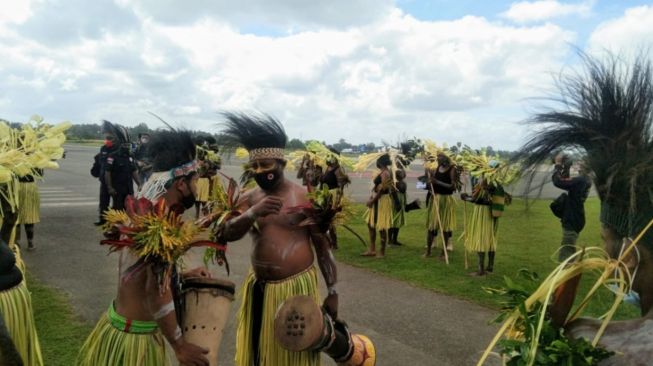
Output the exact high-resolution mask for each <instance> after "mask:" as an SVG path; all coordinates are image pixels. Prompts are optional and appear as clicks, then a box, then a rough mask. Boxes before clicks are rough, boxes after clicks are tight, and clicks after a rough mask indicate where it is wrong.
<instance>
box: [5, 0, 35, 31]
mask: <svg viewBox="0 0 653 366" xmlns="http://www.w3.org/2000/svg"><path fill="white" fill-rule="evenodd" d="M31 5H32V1H30V0H12V1H6V2H3V4H2V11H0V26H1V25H2V24H3V23H13V24H20V23H23V22H24V21H26V20H27V19H28V18H29V17H30V16H31V15H32V10H31Z"/></svg>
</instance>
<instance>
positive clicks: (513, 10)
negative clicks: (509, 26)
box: [501, 0, 595, 23]
mask: <svg viewBox="0 0 653 366" xmlns="http://www.w3.org/2000/svg"><path fill="white" fill-rule="evenodd" d="M594 2H595V0H587V1H583V2H580V3H574V4H565V3H562V2H560V1H557V0H539V1H520V2H516V3H512V5H511V6H510V9H508V10H507V11H506V12H505V13H503V14H501V15H502V16H503V17H504V18H507V19H510V20H512V21H515V22H518V23H529V22H539V21H544V20H548V19H553V18H557V17H562V16H569V15H579V16H581V17H587V16H588V15H589V14H590V13H591V11H592V7H593V6H594Z"/></svg>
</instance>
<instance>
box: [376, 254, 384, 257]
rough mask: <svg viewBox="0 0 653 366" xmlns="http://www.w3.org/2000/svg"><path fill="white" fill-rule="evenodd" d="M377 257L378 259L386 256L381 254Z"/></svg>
mask: <svg viewBox="0 0 653 366" xmlns="http://www.w3.org/2000/svg"><path fill="white" fill-rule="evenodd" d="M376 257H377V258H385V254H381V253H379V254H377V255H376Z"/></svg>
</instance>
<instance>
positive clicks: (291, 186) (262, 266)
mask: <svg viewBox="0 0 653 366" xmlns="http://www.w3.org/2000/svg"><path fill="white" fill-rule="evenodd" d="M225 117H226V122H225V129H224V130H223V131H222V136H223V137H224V140H223V141H224V142H225V144H226V146H227V147H229V148H236V147H244V148H246V149H247V150H248V151H249V166H250V169H252V173H253V175H254V179H255V180H256V183H257V185H258V187H257V188H255V189H252V190H251V191H249V192H247V193H245V194H244V196H243V197H242V198H241V200H240V202H239V205H238V211H239V212H240V213H241V214H240V215H239V216H237V217H235V218H233V219H231V220H229V221H228V222H227V223H226V224H225V226H224V231H223V234H224V238H225V239H226V240H227V241H236V240H238V239H240V238H242V237H243V236H244V235H245V234H246V233H248V232H249V233H251V235H252V239H253V251H252V256H251V258H252V269H251V271H250V273H249V275H248V276H247V278H246V280H245V283H244V285H243V289H242V292H241V293H242V305H241V309H240V313H239V316H238V320H239V325H238V332H237V343H236V364H237V365H239V366H240V365H242V366H250V365H252V364H254V365H285V366H293V365H301V366H304V365H318V364H319V362H320V354H319V352H315V351H303V352H293V351H289V350H286V349H284V348H282V347H280V345H279V344H278V343H277V342H275V339H274V317H275V313H276V311H277V309H278V308H279V306H280V305H281V304H283V302H284V301H285V300H286V299H288V298H290V297H293V296H297V295H308V296H310V297H311V298H313V300H315V301H316V302H319V294H318V285H317V271H316V269H315V267H314V262H315V257H314V254H313V247H314V248H315V253H316V255H317V262H318V265H319V267H320V270H321V272H322V275H323V277H324V279H325V282H326V285H327V287H328V296H327V297H326V299H325V300H324V303H323V306H324V308H325V309H326V311H327V312H328V313H329V314H330V315H331V316H332V317H333V318H334V319H335V318H336V317H337V310H338V295H337V293H336V291H335V287H334V286H335V284H336V265H335V262H334V259H333V256H332V254H331V251H330V245H329V240H328V238H327V237H326V235H325V233H324V232H323V230H320V228H318V226H317V225H304V224H305V223H304V224H303V223H302V222H303V221H304V220H305V219H306V216H305V215H304V214H301V213H294V211H293V210H292V208H296V207H299V206H305V207H306V206H310V202H309V200H308V198H307V192H306V189H305V188H304V187H302V186H300V185H298V184H296V183H294V182H291V181H290V180H288V179H286V178H284V167H285V165H286V160H285V158H284V149H285V146H286V142H287V136H286V133H285V131H284V129H283V126H281V124H280V123H279V122H278V121H277V120H276V119H274V118H272V117H270V116H267V115H263V116H258V115H257V116H252V115H246V114H242V113H225Z"/></svg>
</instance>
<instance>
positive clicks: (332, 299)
mask: <svg viewBox="0 0 653 366" xmlns="http://www.w3.org/2000/svg"><path fill="white" fill-rule="evenodd" d="M322 306H323V307H324V310H326V312H327V313H328V314H329V315H331V317H332V318H333V319H334V320H335V319H338V294H335V293H334V294H331V295H329V296H327V297H326V299H324V304H322Z"/></svg>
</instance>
